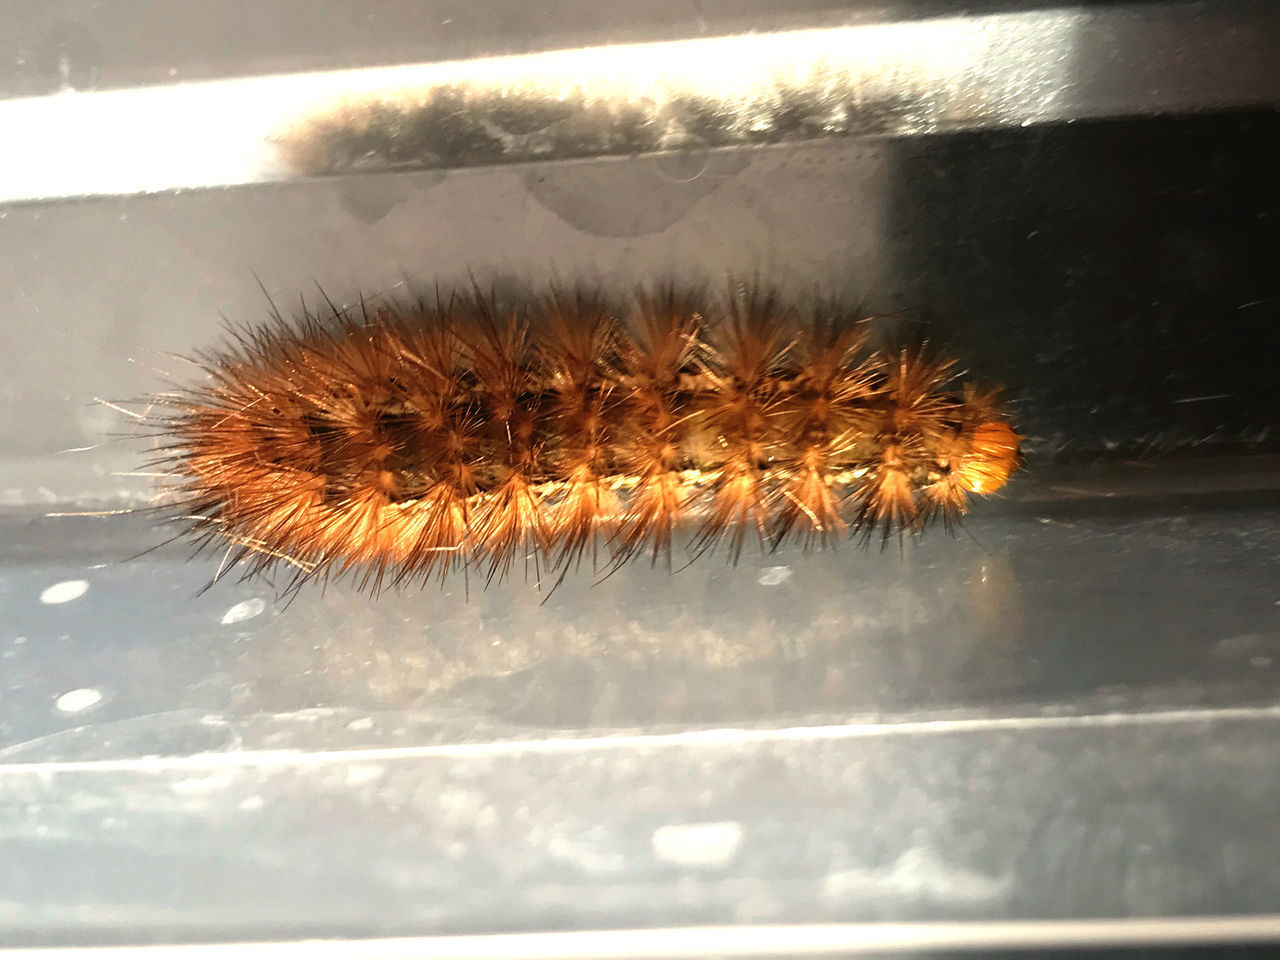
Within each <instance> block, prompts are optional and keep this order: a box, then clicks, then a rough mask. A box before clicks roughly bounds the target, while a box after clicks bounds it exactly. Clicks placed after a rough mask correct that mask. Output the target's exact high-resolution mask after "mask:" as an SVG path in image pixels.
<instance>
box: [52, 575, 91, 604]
mask: <svg viewBox="0 0 1280 960" xmlns="http://www.w3.org/2000/svg"><path fill="white" fill-rule="evenodd" d="M88 589H89V581H88V580H63V581H62V582H61V583H55V584H54V585H53V586H51V587H45V588H44V590H42V591H41V592H40V602H41V603H68V602H70V601H72V600H75V599H77V598H78V597H83V596H84V595H85V593H86V592H87V591H88Z"/></svg>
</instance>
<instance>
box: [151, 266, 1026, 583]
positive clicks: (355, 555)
mask: <svg viewBox="0 0 1280 960" xmlns="http://www.w3.org/2000/svg"><path fill="white" fill-rule="evenodd" d="M868 329H869V323H868V322H867V321H864V320H860V319H857V318H856V317H854V316H852V315H850V314H849V313H848V312H846V311H844V310H842V309H840V308H838V307H835V306H831V305H823V304H817V305H812V306H810V307H808V308H800V307H796V306H793V305H791V304H789V303H787V302H786V301H785V300H784V299H783V298H782V297H781V296H780V295H779V294H778V293H777V292H775V291H773V290H771V289H769V288H767V287H766V286H764V285H761V284H747V285H741V284H732V283H731V284H730V285H729V289H728V290H727V291H726V292H725V293H724V294H723V295H719V296H709V295H707V294H706V292H705V290H700V289H696V288H695V289H691V290H685V289H681V288H678V287H676V286H674V285H666V286H657V287H651V288H645V289H640V290H637V291H635V292H634V293H633V294H631V295H629V296H626V297H624V298H621V299H610V298H607V297H606V296H604V295H602V294H601V293H600V292H598V291H597V290H595V289H591V288H588V287H584V286H555V287H552V288H550V289H547V290H545V291H543V292H540V293H536V294H532V295H529V296H524V297H503V296H499V295H497V294H494V293H486V292H483V291H481V290H480V289H479V288H478V287H477V286H474V285H473V286H472V287H471V288H468V289H464V290H461V291H457V292H453V293H445V292H443V291H437V293H436V295H435V296H434V298H426V299H419V300H413V301H404V302H395V303H393V302H381V303H373V304H371V303H362V304H360V305H359V306H358V307H356V308H353V309H339V308H338V307H336V306H334V305H333V304H329V306H328V309H327V310H326V311H325V312H323V313H321V312H316V311H313V310H309V309H307V308H305V307H304V308H303V311H302V313H301V315H300V316H298V317H296V318H292V319H287V318H285V317H284V316H282V315H281V314H280V313H279V312H278V311H275V310H274V309H273V313H272V316H271V318H270V320H269V321H268V322H266V323H264V324H262V325H260V326H257V327H252V328H243V329H239V330H233V331H232V338H231V340H230V342H229V344H228V345H226V346H225V347H222V348H220V349H217V350H214V351H211V352H208V353H205V354H202V355H199V356H197V357H196V358H194V359H195V362H196V363H197V365H198V366H199V368H200V369H201V370H202V371H203V373H204V374H205V378H204V380H203V382H199V383H192V384H190V385H187V386H184V387H182V388H181V389H178V390H177V391H174V392H171V393H166V394H162V395H160V396H157V397H156V398H154V403H155V404H156V405H157V410H158V412H157V413H156V414H154V415H153V416H151V417H149V418H148V422H149V423H151V424H152V426H153V427H154V428H155V432H156V434H157V435H158V436H159V437H160V438H162V439H161V442H160V444H159V446H158V449H157V453H156V465H158V466H159V468H160V469H161V471H162V472H163V473H164V474H165V475H166V476H167V478H168V481H167V482H168V485H169V487H170V491H169V492H170V495H171V500H172V501H173V503H174V504H175V505H176V509H177V515H179V516H180V517H182V518H183V522H184V523H185V524H187V525H188V529H187V532H188V533H189V535H190V537H191V538H192V539H193V540H194V541H195V542H196V544H197V545H198V546H199V547H200V548H209V549H215V548H216V549H220V550H222V551H223V552H224V563H223V565H222V567H221V568H220V570H219V576H221V575H222V574H223V573H224V572H225V571H226V570H228V569H230V568H231V567H232V565H233V564H235V563H239V562H240V561H243V562H244V565H243V569H244V570H245V571H247V574H248V575H254V574H260V573H266V572H268V571H271V570H273V569H275V568H284V569H287V570H288V571H290V572H291V575H292V579H291V580H290V587H291V588H293V587H297V586H300V585H301V584H302V583H305V582H307V581H308V580H311V579H313V578H321V579H324V578H329V577H334V576H347V577H350V578H352V579H353V580H354V582H355V583H356V585H357V586H358V587H360V588H362V589H366V590H371V591H375V592H376V591H377V590H378V589H380V588H382V587H384V586H387V585H411V584H425V583H426V582H429V581H431V580H433V579H439V580H443V579H445V578H446V577H448V576H449V575H451V574H457V573H462V574H464V575H471V574H476V575H478V576H480V577H481V578H483V580H484V581H485V582H486V583H488V582H490V581H494V580H500V579H502V578H504V577H506V576H508V575H509V574H511V573H512V571H513V569H514V568H515V567H516V566H517V565H519V566H520V567H522V568H523V569H524V570H525V573H526V576H528V575H529V574H530V572H531V571H532V573H533V575H534V576H536V577H538V578H541V577H543V576H544V575H553V576H555V577H562V576H563V575H564V574H565V572H566V571H568V570H570V569H573V568H575V567H578V566H579V565H581V564H582V563H583V562H584V560H588V561H589V562H590V564H591V566H592V568H593V569H594V570H596V571H598V572H600V571H603V572H605V573H607V572H609V571H611V570H614V569H617V568H618V567H619V566H621V565H622V564H624V563H626V562H627V561H629V560H631V559H633V558H636V557H645V558H647V559H648V560H649V561H650V562H664V563H667V564H670V563H671V558H672V555H673V552H676V551H684V552H686V553H687V555H688V556H689V557H697V556H700V555H701V554H703V553H706V552H707V551H710V550H712V549H713V548H715V547H717V546H718V545H719V546H722V547H723V548H724V551H725V552H726V554H727V556H728V557H729V558H730V559H732V560H735V561H736V560H737V558H738V557H739V555H740V553H741V551H742V549H743V548H744V547H745V546H746V545H747V543H748V542H749V541H751V542H756V543H758V544H760V545H761V546H763V547H765V548H771V547H774V546H777V545H778V544H781V543H783V542H786V541H788V540H793V539H794V540H797V541H799V542H801V543H803V544H804V545H805V546H806V547H822V546H827V545H830V544H832V543H834V541H835V540H836V539H837V538H840V537H841V536H843V535H846V534H850V533H852V534H854V535H859V536H861V537H862V538H864V539H871V538H877V537H878V538H881V539H884V540H888V539H889V538H892V537H895V536H897V537H901V536H903V535H906V534H910V533H914V532H916V531H919V530H921V529H922V528H923V527H924V526H925V525H927V524H928V523H929V522H930V521H932V520H934V519H941V520H942V521H943V522H944V524H946V525H947V526H948V527H950V526H953V525H954V524H955V523H956V522H957V521H959V520H960V518H961V517H962V516H963V515H964V513H965V511H966V509H967V508H968V504H969V500H970V497H971V496H972V495H974V494H989V493H992V492H994V491H996V490H998V489H999V488H1000V487H1002V486H1003V485H1004V484H1005V482H1006V481H1007V480H1008V478H1009V476H1010V474H1011V473H1012V472H1013V471H1014V470H1015V468H1016V467H1017V464H1018V459H1019V438H1018V436H1017V434H1016V433H1015V432H1014V430H1013V428H1012V427H1011V426H1010V425H1009V424H1008V422H1007V419H1006V415H1005V414H1004V412H1003V411H1002V409H1001V406H1000V403H999V400H998V392H997V391H993V390H986V389H982V388H979V387H978V386H976V385H973V384H971V383H959V384H957V383H956V381H957V378H958V371H957V365H956V362H955V361H954V360H952V359H949V358H947V357H942V356H938V355H936V354H934V353H933V352H931V351H930V350H929V349H928V346H927V345H914V346H899V347H895V348H892V349H887V350H884V349H882V350H878V351H877V350H873V349H871V348H870V346H869V344H868ZM153 466H155V465H153Z"/></svg>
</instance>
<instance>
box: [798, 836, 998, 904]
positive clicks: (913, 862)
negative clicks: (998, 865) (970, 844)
mask: <svg viewBox="0 0 1280 960" xmlns="http://www.w3.org/2000/svg"><path fill="white" fill-rule="evenodd" d="M1010 883H1011V881H1010V878H1009V877H1008V876H996V877H993V876H990V875H988V874H983V873H978V872H976V871H973V870H967V869H965V868H964V867H961V866H958V865H956V864H953V863H948V862H947V861H945V860H943V859H942V858H941V857H940V856H939V855H938V854H937V853H935V852H934V851H933V850H931V849H929V848H928V847H913V848H911V849H909V850H906V851H904V852H903V853H902V855H901V856H899V857H898V859H897V860H895V861H894V862H893V863H892V864H890V865H886V866H883V867H879V868H856V869H852V870H839V871H835V872H833V873H830V874H828V875H827V878H826V880H825V881H823V884H822V895H823V899H825V900H827V901H828V902H838V903H846V902H858V901H861V900H865V899H868V898H877V897H883V896H886V895H889V896H902V897H910V898H911V899H913V900H940V901H949V902H952V903H982V902H985V901H989V900H992V899H995V898H997V897H1000V896H1003V895H1005V894H1006V893H1007V892H1008V890H1009V887H1010Z"/></svg>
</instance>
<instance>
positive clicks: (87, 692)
mask: <svg viewBox="0 0 1280 960" xmlns="http://www.w3.org/2000/svg"><path fill="white" fill-rule="evenodd" d="M101 700H102V691H101V690H95V689H94V688H93V687H80V688H79V689H77V690H68V691H67V692H66V693H64V694H63V695H62V696H60V697H59V698H58V699H57V700H55V701H53V705H54V706H55V707H57V708H58V709H59V710H61V711H62V712H63V713H79V712H80V711H82V710H88V709H89V708H90V707H92V706H94V705H95V704H97V703H98V702H99V701H101Z"/></svg>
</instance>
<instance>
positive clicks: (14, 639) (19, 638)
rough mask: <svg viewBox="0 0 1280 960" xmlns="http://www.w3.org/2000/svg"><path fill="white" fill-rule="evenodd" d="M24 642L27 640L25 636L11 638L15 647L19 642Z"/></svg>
mask: <svg viewBox="0 0 1280 960" xmlns="http://www.w3.org/2000/svg"><path fill="white" fill-rule="evenodd" d="M26 642H27V638H26V637H14V638H13V645H14V646H15V647H16V646H20V645H21V644H24V643H26Z"/></svg>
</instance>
